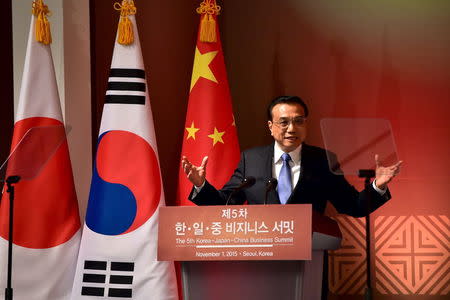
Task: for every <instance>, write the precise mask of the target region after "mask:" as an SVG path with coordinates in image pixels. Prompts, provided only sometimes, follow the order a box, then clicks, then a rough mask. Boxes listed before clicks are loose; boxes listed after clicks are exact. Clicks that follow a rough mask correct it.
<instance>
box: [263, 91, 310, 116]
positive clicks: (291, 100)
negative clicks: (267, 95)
mask: <svg viewBox="0 0 450 300" xmlns="http://www.w3.org/2000/svg"><path fill="white" fill-rule="evenodd" d="M277 104H298V105H300V106H301V107H303V110H304V111H305V117H307V116H308V113H309V112H308V107H307V106H306V104H305V102H304V101H303V100H302V99H300V97H297V96H279V97H276V98H275V99H273V100H272V102H270V104H269V107H267V120H269V121H272V109H273V108H274V106H275V105H277Z"/></svg>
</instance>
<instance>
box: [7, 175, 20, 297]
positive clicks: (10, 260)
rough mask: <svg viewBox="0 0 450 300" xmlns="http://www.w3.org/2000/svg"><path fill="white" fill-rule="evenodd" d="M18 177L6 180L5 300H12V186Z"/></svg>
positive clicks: (17, 180) (9, 177)
mask: <svg viewBox="0 0 450 300" xmlns="http://www.w3.org/2000/svg"><path fill="white" fill-rule="evenodd" d="M19 180H20V176H8V178H7V179H6V184H7V186H8V189H7V190H6V191H7V192H8V193H9V233H8V275H7V283H6V288H5V300H12V299H13V289H12V284H11V278H12V251H13V248H12V244H13V224H14V186H13V184H16V183H18V182H19Z"/></svg>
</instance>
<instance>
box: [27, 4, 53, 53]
mask: <svg viewBox="0 0 450 300" xmlns="http://www.w3.org/2000/svg"><path fill="white" fill-rule="evenodd" d="M31 12H32V13H33V15H34V16H35V17H36V18H37V19H36V26H35V27H36V34H35V36H36V41H38V42H40V43H42V44H44V45H49V44H51V42H52V34H51V32H50V22H49V21H48V19H47V16H50V15H51V12H50V10H49V9H48V6H47V5H45V4H44V1H43V0H34V1H33V8H32V10H31Z"/></svg>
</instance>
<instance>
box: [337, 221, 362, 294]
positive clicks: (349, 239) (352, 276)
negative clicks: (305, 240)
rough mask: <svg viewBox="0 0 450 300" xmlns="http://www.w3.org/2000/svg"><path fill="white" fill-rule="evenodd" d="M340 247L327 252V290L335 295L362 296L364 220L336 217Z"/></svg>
mask: <svg viewBox="0 0 450 300" xmlns="http://www.w3.org/2000/svg"><path fill="white" fill-rule="evenodd" d="M335 219H336V221H338V223H339V227H340V228H341V231H342V236H343V239H342V247H341V248H340V249H339V250H336V251H328V268H329V271H328V282H329V289H330V291H331V292H332V293H334V294H337V295H357V294H363V293H364V291H365V287H366V234H365V226H366V225H365V224H366V222H365V219H364V218H361V219H355V218H351V217H345V216H338V217H336V218H335Z"/></svg>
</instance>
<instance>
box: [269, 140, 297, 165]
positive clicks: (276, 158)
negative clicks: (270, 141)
mask: <svg viewBox="0 0 450 300" xmlns="http://www.w3.org/2000/svg"><path fill="white" fill-rule="evenodd" d="M301 150H302V144H300V146H298V147H297V148H295V149H294V150H293V151H291V152H289V153H288V154H289V156H290V157H291V159H292V161H293V162H294V164H296V165H297V164H299V163H300V152H301ZM283 153H284V152H283V150H281V148H280V146H279V145H278V143H277V142H275V143H274V146H273V162H274V164H277V163H279V162H281V155H283Z"/></svg>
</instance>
